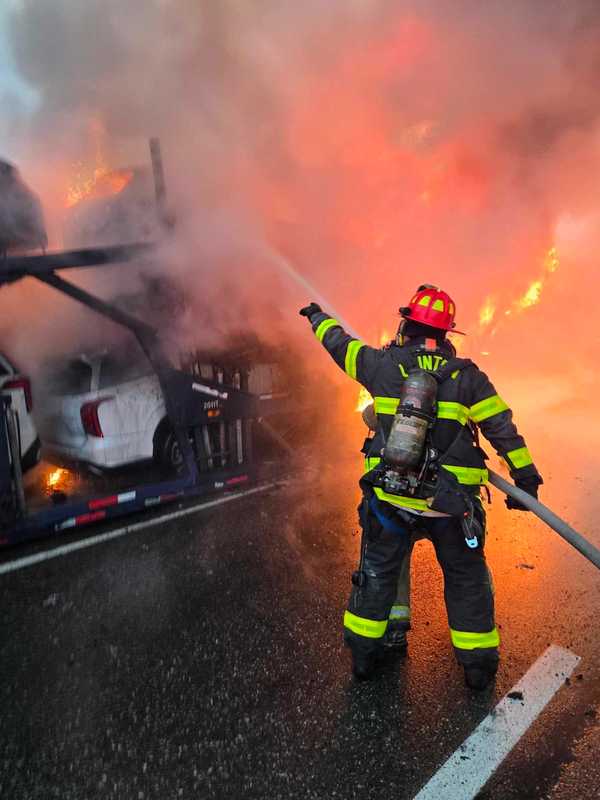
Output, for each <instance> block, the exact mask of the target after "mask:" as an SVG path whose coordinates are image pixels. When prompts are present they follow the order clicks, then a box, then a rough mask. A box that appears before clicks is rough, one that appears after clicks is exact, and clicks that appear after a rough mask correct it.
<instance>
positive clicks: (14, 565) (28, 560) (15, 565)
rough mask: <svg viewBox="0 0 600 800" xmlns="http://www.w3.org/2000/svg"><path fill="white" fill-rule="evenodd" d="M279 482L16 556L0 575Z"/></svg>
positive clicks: (243, 495) (244, 495) (0, 569)
mask: <svg viewBox="0 0 600 800" xmlns="http://www.w3.org/2000/svg"><path fill="white" fill-rule="evenodd" d="M280 485H281V484H280V483H266V484H263V485H262V486H256V487H255V488H254V489H247V490H246V491H245V492H236V493H235V494H228V495H226V496H225V497H220V498H219V499H218V500H211V501H210V502H208V503H201V504H199V505H195V506H190V507H189V508H182V509H179V511H172V512H171V513H170V514H163V515H162V516H160V517H154V518H153V519H149V520H143V521H142V522H136V523H134V524H133V525H126V526H125V527H123V528H117V529H116V530H114V531H107V532H106V533H99V534H98V535H97V536H89V537H88V538H87V539H80V540H79V541H77V542H70V543H69V544H63V545H61V546H60V547H54V548H53V549H52V550H44V551H43V552H42V553H35V554H34V555H31V556H25V557H24V558H17V559H16V560H15V561H7V562H5V563H4V564H0V575H4V574H6V573H7V572H15V571H16V570H18V569H24V568H25V567H31V566H32V565H33V564H39V563H40V561H48V560H49V559H51V558H58V556H64V555H67V553H72V552H74V551H75V550H83V549H84V548H85V547H91V546H92V545H94V544H100V543H102V542H108V541H110V540H111V539H117V538H118V537H119V536H125V535H126V534H127V533H133V532H134V531H139V530H142V528H152V527H154V526H155V525H160V524H161V523H163V522H168V521H169V520H171V519H177V518H178V517H186V516H187V515H188V514H195V513H196V512H197V511H203V510H204V509H205V508H213V507H214V506H220V505H223V503H230V502H231V501H232V500H238V499H240V498H241V497H248V495H251V494H256V493H257V492H264V491H266V490H267V489H272V488H273V487H275V486H280Z"/></svg>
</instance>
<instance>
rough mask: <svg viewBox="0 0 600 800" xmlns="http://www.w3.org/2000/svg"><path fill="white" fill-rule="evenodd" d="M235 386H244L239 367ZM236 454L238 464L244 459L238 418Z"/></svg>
mask: <svg viewBox="0 0 600 800" xmlns="http://www.w3.org/2000/svg"><path fill="white" fill-rule="evenodd" d="M233 386H234V388H235V389H241V388H242V373H241V371H240V370H239V369H238V370H236V371H235V372H234V374H233ZM232 449H234V451H235V454H236V460H237V463H238V464H241V463H242V462H243V461H244V437H243V435H242V420H241V419H236V421H235V448H232Z"/></svg>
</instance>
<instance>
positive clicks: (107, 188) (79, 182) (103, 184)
mask: <svg viewBox="0 0 600 800" xmlns="http://www.w3.org/2000/svg"><path fill="white" fill-rule="evenodd" d="M132 178H133V171H132V170H130V169H115V170H108V169H107V170H105V171H101V170H95V171H94V175H93V177H90V176H89V175H88V176H86V175H85V172H84V171H83V169H80V171H79V172H78V173H77V175H76V177H75V180H74V182H72V184H71V186H70V187H69V191H68V192H67V199H66V203H65V205H66V207H67V208H71V206H74V205H76V204H77V203H79V202H81V201H82V200H85V199H86V198H88V197H94V198H99V197H112V196H113V195H116V194H119V193H120V192H122V191H123V189H124V188H125V187H126V186H127V185H128V184H129V183H130V181H131V179H132Z"/></svg>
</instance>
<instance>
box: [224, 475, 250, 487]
mask: <svg viewBox="0 0 600 800" xmlns="http://www.w3.org/2000/svg"><path fill="white" fill-rule="evenodd" d="M247 480H248V475H238V476H237V478H230V479H229V480H228V481H225V484H226V485H227V486H236V484H238V483H246V481H247Z"/></svg>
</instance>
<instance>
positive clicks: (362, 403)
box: [354, 386, 373, 412]
mask: <svg viewBox="0 0 600 800" xmlns="http://www.w3.org/2000/svg"><path fill="white" fill-rule="evenodd" d="M372 402H373V398H372V397H371V395H370V394H369V392H368V391H367V390H366V389H365V387H364V386H361V387H360V391H359V393H358V400H357V401H356V408H355V409H354V410H355V411H358V412H362V411H364V410H365V408H366V407H367V406H368V405H370V404H371V403H372Z"/></svg>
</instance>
